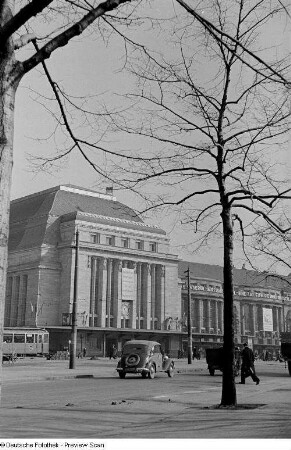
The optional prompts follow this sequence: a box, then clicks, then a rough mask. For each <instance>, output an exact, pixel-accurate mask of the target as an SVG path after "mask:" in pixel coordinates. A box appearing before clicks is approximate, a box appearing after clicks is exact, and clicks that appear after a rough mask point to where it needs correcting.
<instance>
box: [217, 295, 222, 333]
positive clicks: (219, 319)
mask: <svg viewBox="0 0 291 450" xmlns="http://www.w3.org/2000/svg"><path fill="white" fill-rule="evenodd" d="M217 309H218V328H219V329H220V332H221V333H223V311H222V302H218V304H217Z"/></svg>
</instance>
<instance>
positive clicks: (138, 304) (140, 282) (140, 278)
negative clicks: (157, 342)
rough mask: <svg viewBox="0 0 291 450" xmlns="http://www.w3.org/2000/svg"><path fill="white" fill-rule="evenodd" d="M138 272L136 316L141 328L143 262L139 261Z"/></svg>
mask: <svg viewBox="0 0 291 450" xmlns="http://www.w3.org/2000/svg"><path fill="white" fill-rule="evenodd" d="M136 272H137V289H136V316H137V325H136V327H137V328H138V329H140V317H141V309H142V308H141V302H142V296H141V292H142V265H141V263H137V266H136Z"/></svg>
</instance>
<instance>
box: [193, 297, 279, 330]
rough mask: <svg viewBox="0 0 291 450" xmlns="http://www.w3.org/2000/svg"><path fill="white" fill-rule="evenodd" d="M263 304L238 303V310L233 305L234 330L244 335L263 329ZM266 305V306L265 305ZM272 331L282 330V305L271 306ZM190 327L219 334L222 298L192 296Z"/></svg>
mask: <svg viewBox="0 0 291 450" xmlns="http://www.w3.org/2000/svg"><path fill="white" fill-rule="evenodd" d="M263 307H264V306H263V305H254V304H246V303H242V304H240V306H239V308H240V311H237V308H236V307H234V321H235V332H236V333H237V334H242V335H244V334H245V333H246V332H250V334H251V335H254V334H255V332H256V331H261V330H263V329H264V326H263ZM266 307H267V306H266ZM271 309H272V317H273V331H278V332H281V331H283V312H282V307H280V306H273V307H272V308H271ZM191 316H192V327H193V328H194V332H197V333H201V332H202V333H203V332H206V333H214V334H219V333H220V332H222V331H223V302H222V300H214V299H213V300H212V299H211V300H210V299H198V298H195V299H193V298H192V315H191Z"/></svg>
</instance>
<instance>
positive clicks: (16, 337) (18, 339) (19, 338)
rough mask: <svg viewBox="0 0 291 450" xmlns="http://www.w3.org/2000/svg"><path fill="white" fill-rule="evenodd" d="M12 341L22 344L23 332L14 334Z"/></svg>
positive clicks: (23, 339)
mask: <svg viewBox="0 0 291 450" xmlns="http://www.w3.org/2000/svg"><path fill="white" fill-rule="evenodd" d="M14 342H15V343H19V344H24V342H25V334H15V335H14Z"/></svg>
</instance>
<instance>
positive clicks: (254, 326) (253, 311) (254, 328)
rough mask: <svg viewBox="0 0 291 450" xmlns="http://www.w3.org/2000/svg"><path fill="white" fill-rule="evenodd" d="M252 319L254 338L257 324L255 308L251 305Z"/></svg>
mask: <svg viewBox="0 0 291 450" xmlns="http://www.w3.org/2000/svg"><path fill="white" fill-rule="evenodd" d="M250 316H251V317H250V319H251V330H250V331H251V333H252V335H253V336H254V334H255V331H256V323H255V306H254V305H250Z"/></svg>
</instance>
